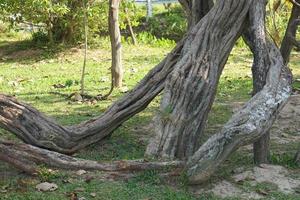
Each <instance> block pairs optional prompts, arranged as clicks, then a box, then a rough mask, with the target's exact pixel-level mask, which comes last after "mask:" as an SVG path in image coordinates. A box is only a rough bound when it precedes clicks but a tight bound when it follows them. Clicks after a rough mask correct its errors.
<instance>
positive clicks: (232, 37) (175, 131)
mask: <svg viewBox="0 0 300 200" xmlns="http://www.w3.org/2000/svg"><path fill="white" fill-rule="evenodd" d="M251 2H252V1H249V0H247V1H246V0H241V1H234V0H229V1H218V2H217V3H216V5H215V6H214V7H213V8H212V9H211V10H210V12H209V13H208V14H207V15H205V17H204V18H202V19H201V21H200V22H199V23H198V24H197V25H195V26H194V27H193V28H192V31H191V33H192V34H191V35H190V36H189V37H188V38H187V41H188V42H187V43H186V44H185V46H184V49H183V50H184V51H185V53H184V55H183V57H182V58H181V60H180V61H178V62H177V65H176V68H175V69H174V71H173V72H172V73H171V74H170V75H169V76H168V79H167V82H166V84H165V88H164V95H163V98H162V101H161V107H160V113H159V114H158V115H157V116H156V119H155V121H156V122H155V124H156V127H155V133H156V136H155V137H154V138H153V139H152V140H151V141H150V144H149V145H148V147H147V151H146V155H147V156H156V157H162V158H167V159H174V158H179V159H186V158H188V157H189V156H191V155H192V154H193V153H194V152H195V151H196V150H197V149H198V148H199V143H200V142H199V140H200V138H201V136H202V133H203V130H204V127H205V124H206V120H207V116H208V113H209V111H210V109H211V106H212V103H213V101H214V97H215V93H216V89H217V85H218V81H219V78H220V74H221V72H222V70H223V67H224V65H225V63H226V61H227V59H228V56H229V54H230V52H231V49H232V48H233V46H234V44H235V41H236V40H237V38H238V37H239V36H240V32H241V29H242V28H243V24H244V21H245V18H246V15H247V13H248V9H249V6H250V4H251Z"/></svg>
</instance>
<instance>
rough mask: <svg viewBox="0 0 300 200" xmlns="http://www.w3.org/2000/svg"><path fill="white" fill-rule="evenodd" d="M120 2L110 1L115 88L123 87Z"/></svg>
mask: <svg viewBox="0 0 300 200" xmlns="http://www.w3.org/2000/svg"><path fill="white" fill-rule="evenodd" d="M119 5H120V0H109V17H108V23H109V25H108V26H109V35H110V41H111V57H112V64H111V74H112V82H113V86H114V87H121V86H122V81H123V74H124V69H123V66H122V44H121V32H120V26H119Z"/></svg>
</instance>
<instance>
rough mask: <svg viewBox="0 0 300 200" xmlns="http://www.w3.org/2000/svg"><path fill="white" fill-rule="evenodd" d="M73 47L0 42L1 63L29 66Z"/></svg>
mask: <svg viewBox="0 0 300 200" xmlns="http://www.w3.org/2000/svg"><path fill="white" fill-rule="evenodd" d="M72 47H75V45H66V44H54V45H52V46H50V45H46V44H43V45H42V44H35V43H34V42H33V41H32V40H22V41H9V40H2V41H0V56H1V57H2V60H1V62H2V63H14V62H18V63H21V64H31V63H34V62H38V61H42V60H45V59H50V58H53V57H55V55H57V54H58V53H60V52H63V51H65V50H66V49H70V48H72Z"/></svg>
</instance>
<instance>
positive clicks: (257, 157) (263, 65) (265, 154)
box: [243, 0, 270, 164]
mask: <svg viewBox="0 0 300 200" xmlns="http://www.w3.org/2000/svg"><path fill="white" fill-rule="evenodd" d="M265 5H266V1H265V0H263V1H260V2H258V3H256V7H254V6H252V7H251V9H250V12H251V13H255V14H252V15H249V26H248V27H247V29H246V31H245V32H244V34H243V36H244V40H245V42H246V43H247V44H248V46H249V47H250V49H251V51H252V53H253V56H254V60H253V66H252V77H253V95H255V94H256V93H257V92H259V91H260V90H262V89H263V87H264V85H265V83H266V77H267V73H268V70H269V69H268V67H269V55H268V52H267V51H266V45H267V43H266V35H265ZM269 146H270V133H269V132H267V133H266V134H264V135H262V137H261V138H259V139H258V140H257V141H255V142H254V144H253V153H254V162H255V163H256V164H262V163H268V162H269V160H268V159H269V154H270V152H269Z"/></svg>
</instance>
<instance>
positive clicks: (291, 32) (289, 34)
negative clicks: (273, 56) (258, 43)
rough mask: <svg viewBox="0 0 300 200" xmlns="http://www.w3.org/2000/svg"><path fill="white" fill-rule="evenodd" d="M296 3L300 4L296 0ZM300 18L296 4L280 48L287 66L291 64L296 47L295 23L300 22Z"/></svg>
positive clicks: (299, 8)
mask: <svg viewBox="0 0 300 200" xmlns="http://www.w3.org/2000/svg"><path fill="white" fill-rule="evenodd" d="M295 2H297V3H298V4H300V0H295ZM299 16H300V7H299V6H297V5H295V4H294V5H293V9H292V13H291V16H290V19H289V23H288V25H287V29H286V32H285V35H284V38H283V40H282V43H281V47H280V52H281V54H282V57H283V60H284V63H285V64H287V63H288V62H289V58H290V54H291V51H292V49H293V46H294V44H293V39H294V38H295V36H296V32H297V24H296V23H295V20H297V19H298V20H300V19H299Z"/></svg>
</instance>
